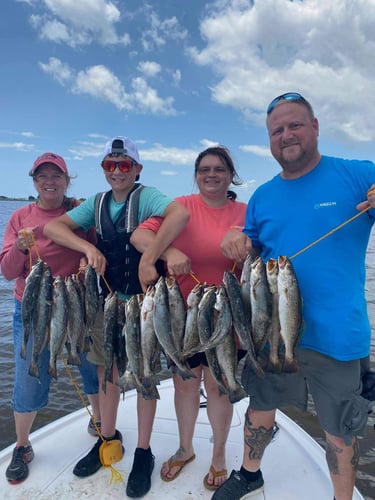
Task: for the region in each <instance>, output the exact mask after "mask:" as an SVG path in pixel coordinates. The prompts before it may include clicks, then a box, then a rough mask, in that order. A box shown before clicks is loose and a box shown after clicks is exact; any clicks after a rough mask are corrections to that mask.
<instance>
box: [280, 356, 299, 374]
mask: <svg viewBox="0 0 375 500" xmlns="http://www.w3.org/2000/svg"><path fill="white" fill-rule="evenodd" d="M298 370H299V366H298V363H297V360H296V359H295V358H285V360H284V365H283V372H285V373H295V372H298Z"/></svg>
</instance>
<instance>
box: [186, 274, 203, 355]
mask: <svg viewBox="0 0 375 500" xmlns="http://www.w3.org/2000/svg"><path fill="white" fill-rule="evenodd" d="M202 296H203V285H202V283H197V284H196V285H195V286H194V287H193V289H192V290H191V291H190V293H189V295H188V297H187V299H186V304H187V310H186V318H185V331H184V341H183V346H182V352H183V356H184V357H187V356H189V352H192V353H194V352H198V351H197V350H196V349H197V348H198V349H199V346H200V340H199V332H198V307H199V302H200V301H201V298H202ZM190 355H191V354H190Z"/></svg>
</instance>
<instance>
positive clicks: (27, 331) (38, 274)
mask: <svg viewBox="0 0 375 500" xmlns="http://www.w3.org/2000/svg"><path fill="white" fill-rule="evenodd" d="M45 266H46V264H45V263H44V262H43V261H42V260H41V259H38V260H37V261H36V262H35V264H34V265H33V266H32V268H31V271H30V273H29V275H28V276H27V278H26V284H25V290H24V292H23V296H22V304H21V318H22V325H23V341H22V346H21V352H20V355H21V358H22V359H26V346H27V342H28V340H29V338H30V335H31V332H32V324H33V319H32V318H33V314H34V311H35V305H36V301H37V298H38V295H39V288H40V282H41V279H42V275H43V272H44V269H45Z"/></svg>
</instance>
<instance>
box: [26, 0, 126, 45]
mask: <svg viewBox="0 0 375 500" xmlns="http://www.w3.org/2000/svg"><path fill="white" fill-rule="evenodd" d="M44 4H45V6H46V7H47V9H48V11H47V12H46V13H45V14H44V15H43V16H38V15H34V16H31V18H30V21H31V25H32V26H33V27H34V28H35V29H36V30H38V32H39V35H40V37H41V38H42V39H46V40H51V41H54V42H61V43H66V44H67V45H70V46H71V47H76V46H78V45H87V44H90V43H92V42H93V41H95V42H97V43H99V44H101V45H114V44H123V45H128V44H129V43H130V37H129V35H128V34H126V33H123V34H118V33H117V30H116V23H119V21H120V18H121V14H120V11H119V9H118V8H117V6H116V5H115V4H114V3H113V2H110V1H106V0H79V1H77V0H44Z"/></svg>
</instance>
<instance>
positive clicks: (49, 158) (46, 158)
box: [29, 153, 69, 175]
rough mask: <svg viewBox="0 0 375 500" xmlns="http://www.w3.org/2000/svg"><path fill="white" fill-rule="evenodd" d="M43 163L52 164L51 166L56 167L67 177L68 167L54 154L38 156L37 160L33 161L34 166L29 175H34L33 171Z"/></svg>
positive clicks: (60, 157)
mask: <svg viewBox="0 0 375 500" xmlns="http://www.w3.org/2000/svg"><path fill="white" fill-rule="evenodd" d="M44 163H52V165H56V167H58V168H59V169H60V170H61V172H63V173H64V174H67V175H69V172H68V167H67V166H66V163H65V160H64V158H63V157H62V156H59V155H57V154H55V153H44V154H42V156H38V158H37V159H36V160H35V161H34V165H33V167H32V169H31V170H30V172H29V175H34V174H35V170H36V169H37V168H38V167H40V166H41V165H43V164H44Z"/></svg>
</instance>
